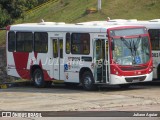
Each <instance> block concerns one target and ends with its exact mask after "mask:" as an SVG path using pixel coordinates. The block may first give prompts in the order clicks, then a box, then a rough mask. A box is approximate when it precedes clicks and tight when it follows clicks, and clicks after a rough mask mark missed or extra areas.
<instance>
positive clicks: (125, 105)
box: [0, 83, 160, 120]
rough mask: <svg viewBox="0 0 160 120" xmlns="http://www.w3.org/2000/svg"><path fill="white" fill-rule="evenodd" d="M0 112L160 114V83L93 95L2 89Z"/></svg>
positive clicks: (74, 91) (109, 89) (60, 90)
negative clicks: (140, 112)
mask: <svg viewBox="0 0 160 120" xmlns="http://www.w3.org/2000/svg"><path fill="white" fill-rule="evenodd" d="M0 111H160V83H152V85H150V84H145V85H144V84H137V85H133V86H131V88H129V89H125V90H124V89H123V90H122V89H120V88H119V87H117V86H114V87H111V86H110V87H105V88H100V89H99V90H97V91H92V92H88V91H84V90H83V89H82V88H81V87H77V88H67V87H65V86H59V85H58V86H53V87H51V88H43V89H39V88H35V87H34V86H18V87H10V88H8V89H0ZM142 120H143V119H142Z"/></svg>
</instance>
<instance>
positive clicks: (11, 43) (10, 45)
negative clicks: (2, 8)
mask: <svg viewBox="0 0 160 120" xmlns="http://www.w3.org/2000/svg"><path fill="white" fill-rule="evenodd" d="M15 42H16V34H15V32H13V31H11V32H9V33H8V51H9V52H14V51H15V49H16V47H15Z"/></svg>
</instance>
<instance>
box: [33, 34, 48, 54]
mask: <svg viewBox="0 0 160 120" xmlns="http://www.w3.org/2000/svg"><path fill="white" fill-rule="evenodd" d="M34 38H35V39H34V50H35V52H38V53H47V52H48V33H47V32H35V33H34Z"/></svg>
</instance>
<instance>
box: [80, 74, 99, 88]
mask: <svg viewBox="0 0 160 120" xmlns="http://www.w3.org/2000/svg"><path fill="white" fill-rule="evenodd" d="M82 86H83V88H84V89H85V90H88V91H91V90H95V89H96V85H95V84H94V79H93V76H92V74H91V72H89V71H87V72H84V74H83V76H82Z"/></svg>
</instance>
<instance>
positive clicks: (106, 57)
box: [6, 22, 153, 90]
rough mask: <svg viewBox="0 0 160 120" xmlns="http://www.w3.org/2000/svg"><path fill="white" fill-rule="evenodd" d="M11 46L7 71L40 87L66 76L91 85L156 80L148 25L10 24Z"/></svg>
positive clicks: (68, 81)
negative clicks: (154, 78)
mask: <svg viewBox="0 0 160 120" xmlns="http://www.w3.org/2000/svg"><path fill="white" fill-rule="evenodd" d="M6 49H7V71H8V75H10V76H15V77H19V78H23V79H28V80H33V81H34V84H35V85H36V86H37V87H45V86H47V85H50V84H51V83H52V81H53V80H63V81H64V82H65V83H77V84H82V86H83V87H84V89H86V90H92V89H94V88H95V87H96V86H97V85H102V84H109V85H120V86H122V87H124V86H127V85H128V84H129V83H136V82H146V81H151V80H152V74H153V69H152V67H153V66H152V55H151V44H150V40H149V35H148V32H147V29H146V28H145V27H143V26H122V25H117V26H115V25H114V26H105V25H102V26H101V25H85V24H65V23H54V22H41V23H28V24H18V25H11V26H8V27H7V43H6Z"/></svg>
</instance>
